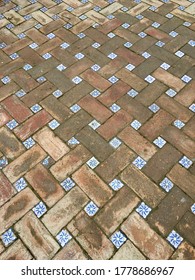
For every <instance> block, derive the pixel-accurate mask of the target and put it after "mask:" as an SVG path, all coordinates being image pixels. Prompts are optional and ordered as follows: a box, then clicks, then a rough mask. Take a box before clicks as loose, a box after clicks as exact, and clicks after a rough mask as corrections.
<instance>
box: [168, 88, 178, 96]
mask: <svg viewBox="0 0 195 280" xmlns="http://www.w3.org/2000/svg"><path fill="white" fill-rule="evenodd" d="M166 94H167V95H168V96H169V97H174V96H175V95H176V94H177V92H176V91H175V90H173V89H172V88H170V89H168V90H167V91H166Z"/></svg>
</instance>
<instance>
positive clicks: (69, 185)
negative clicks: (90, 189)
mask: <svg viewBox="0 0 195 280" xmlns="http://www.w3.org/2000/svg"><path fill="white" fill-rule="evenodd" d="M60 185H61V186H62V187H63V189H65V191H67V192H68V191H69V190H71V189H72V188H74V186H75V182H74V181H73V180H72V179H71V178H70V177H68V178H66V179H65V180H64V181H62V182H61V183H60Z"/></svg>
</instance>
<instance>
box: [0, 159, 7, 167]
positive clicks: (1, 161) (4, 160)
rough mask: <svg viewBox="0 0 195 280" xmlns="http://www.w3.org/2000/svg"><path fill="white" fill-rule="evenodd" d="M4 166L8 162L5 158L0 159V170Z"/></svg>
mask: <svg viewBox="0 0 195 280" xmlns="http://www.w3.org/2000/svg"><path fill="white" fill-rule="evenodd" d="M6 165H8V160H7V158H6V157H1V158H0V169H2V168H4V167H5V166H6Z"/></svg>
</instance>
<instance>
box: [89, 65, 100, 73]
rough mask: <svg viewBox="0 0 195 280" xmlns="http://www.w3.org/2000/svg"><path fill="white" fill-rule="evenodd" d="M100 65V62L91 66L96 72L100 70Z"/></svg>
mask: <svg viewBox="0 0 195 280" xmlns="http://www.w3.org/2000/svg"><path fill="white" fill-rule="evenodd" d="M100 68H101V67H100V66H99V65H98V64H94V65H93V66H91V69H92V70H93V71H95V72H97V71H99V70H100Z"/></svg>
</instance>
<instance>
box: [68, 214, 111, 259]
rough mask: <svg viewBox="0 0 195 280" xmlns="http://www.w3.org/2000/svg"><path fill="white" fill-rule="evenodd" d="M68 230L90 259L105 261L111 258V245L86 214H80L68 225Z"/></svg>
mask: <svg viewBox="0 0 195 280" xmlns="http://www.w3.org/2000/svg"><path fill="white" fill-rule="evenodd" d="M68 230H69V231H70V232H71V233H72V234H73V236H74V237H75V238H76V240H77V241H78V242H79V243H80V245H81V246H82V247H83V249H84V250H85V251H86V252H87V253H88V255H89V256H90V257H91V258H92V259H94V260H107V259H109V258H110V257H111V256H112V254H113V252H114V246H113V244H112V243H111V242H110V241H109V239H108V238H107V237H106V235H105V234H104V233H103V232H102V231H101V229H100V228H99V227H98V226H97V224H96V223H95V222H94V221H93V220H92V219H90V217H88V216H87V214H85V213H83V212H81V213H80V215H78V216H77V217H76V218H75V219H74V220H73V221H71V223H70V224H69V225H68Z"/></svg>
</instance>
